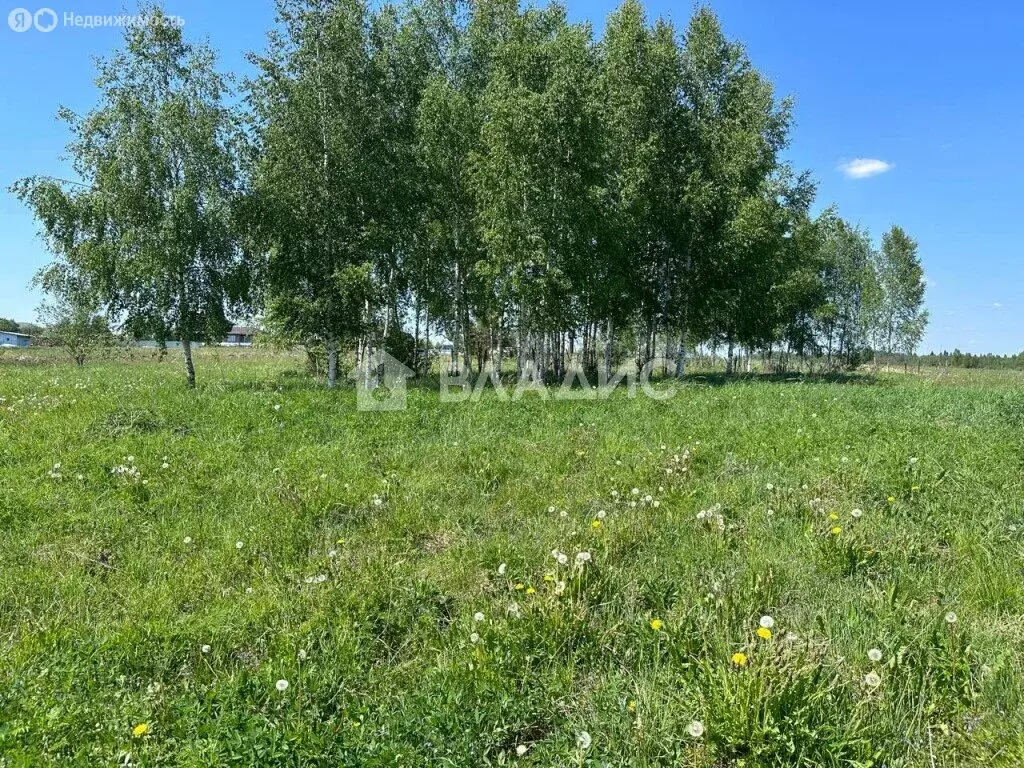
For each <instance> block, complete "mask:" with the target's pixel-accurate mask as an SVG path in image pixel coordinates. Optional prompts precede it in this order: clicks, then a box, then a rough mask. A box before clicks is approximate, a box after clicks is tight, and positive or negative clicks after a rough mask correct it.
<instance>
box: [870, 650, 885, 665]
mask: <svg viewBox="0 0 1024 768" xmlns="http://www.w3.org/2000/svg"><path fill="white" fill-rule="evenodd" d="M868 658H869V659H871V660H872V661H874V662H879V661H881V660H882V651H881V649H879V648H872V649H871V650H870V651H868Z"/></svg>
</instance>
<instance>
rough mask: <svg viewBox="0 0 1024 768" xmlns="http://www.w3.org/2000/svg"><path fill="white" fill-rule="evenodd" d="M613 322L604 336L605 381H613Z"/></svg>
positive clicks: (609, 324)
mask: <svg viewBox="0 0 1024 768" xmlns="http://www.w3.org/2000/svg"><path fill="white" fill-rule="evenodd" d="M612 333H613V327H612V321H611V320H609V321H608V327H607V329H606V330H605V334H604V378H605V381H611V380H612Z"/></svg>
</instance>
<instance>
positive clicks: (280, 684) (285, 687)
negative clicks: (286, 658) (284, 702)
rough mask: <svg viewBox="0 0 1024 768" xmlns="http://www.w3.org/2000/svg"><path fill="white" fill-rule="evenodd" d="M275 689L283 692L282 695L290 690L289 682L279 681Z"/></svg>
mask: <svg viewBox="0 0 1024 768" xmlns="http://www.w3.org/2000/svg"><path fill="white" fill-rule="evenodd" d="M274 687H275V688H277V690H279V691H281V693H284V692H285V691H287V690H288V681H287V680H278V681H277V682H276V683H275V684H274Z"/></svg>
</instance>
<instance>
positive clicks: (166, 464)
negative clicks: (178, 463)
mask: <svg viewBox="0 0 1024 768" xmlns="http://www.w3.org/2000/svg"><path fill="white" fill-rule="evenodd" d="M170 468H171V465H170V464H168V463H167V462H166V461H165V462H164V463H163V464H161V465H160V469H170Z"/></svg>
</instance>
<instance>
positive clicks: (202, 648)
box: [199, 645, 211, 653]
mask: <svg viewBox="0 0 1024 768" xmlns="http://www.w3.org/2000/svg"><path fill="white" fill-rule="evenodd" d="M199 650H200V651H202V652H203V653H209V652H210V651H211V648H210V646H208V645H204V646H202V647H201V648H200V649H199Z"/></svg>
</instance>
